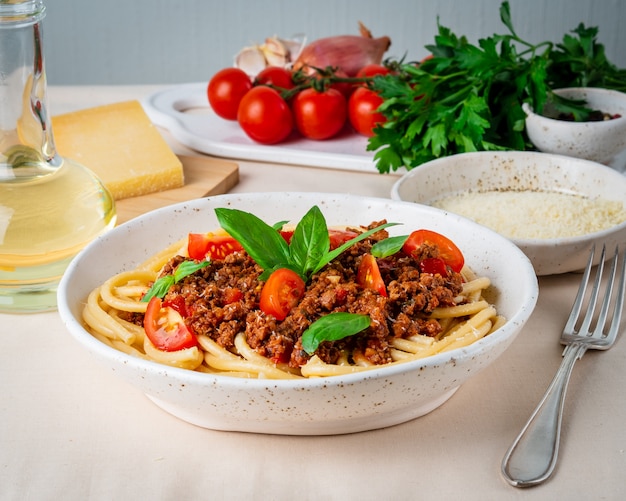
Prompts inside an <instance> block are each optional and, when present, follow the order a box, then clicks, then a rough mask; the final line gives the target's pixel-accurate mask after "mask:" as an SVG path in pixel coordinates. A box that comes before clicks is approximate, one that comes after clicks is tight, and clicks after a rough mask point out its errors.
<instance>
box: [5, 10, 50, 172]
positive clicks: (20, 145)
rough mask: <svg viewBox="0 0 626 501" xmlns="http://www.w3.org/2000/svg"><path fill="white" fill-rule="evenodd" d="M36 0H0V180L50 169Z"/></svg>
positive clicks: (48, 119) (40, 11)
mask: <svg viewBox="0 0 626 501" xmlns="http://www.w3.org/2000/svg"><path fill="white" fill-rule="evenodd" d="M44 15H45V7H44V5H43V2H42V1H41V0H36V1H33V0H30V1H19V0H0V181H6V180H12V179H15V180H19V179H32V178H33V177H41V176H43V175H46V174H49V173H51V172H54V171H55V170H56V169H57V168H58V166H59V165H60V164H61V163H62V160H61V159H60V158H59V157H58V155H57V153H56V148H55V145H54V136H53V133H52V127H51V121H50V117H49V116H48V106H47V96H46V91H47V84H46V73H45V66H44V57H43V44H42V19H43V17H44Z"/></svg>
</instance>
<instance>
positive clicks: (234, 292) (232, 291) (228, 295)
mask: <svg viewBox="0 0 626 501" xmlns="http://www.w3.org/2000/svg"><path fill="white" fill-rule="evenodd" d="M222 294H223V301H224V304H232V303H236V302H237V301H241V300H242V299H243V292H241V291H240V290H239V289H237V288H235V287H226V288H225V289H224V290H223V291H222Z"/></svg>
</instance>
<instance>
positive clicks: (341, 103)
mask: <svg viewBox="0 0 626 501" xmlns="http://www.w3.org/2000/svg"><path fill="white" fill-rule="evenodd" d="M292 108H293V114H294V118H295V122H296V128H297V129H298V131H299V132H300V133H301V134H302V135H303V136H304V137H306V138H309V139H316V140H322V139H329V138H331V137H333V136H335V135H337V134H338V133H339V131H340V130H341V129H342V128H343V126H344V125H345V123H346V120H347V116H348V110H347V108H348V106H347V103H346V98H345V97H344V96H343V94H341V92H339V91H338V90H335V89H332V88H330V89H327V90H325V91H323V92H319V91H317V90H315V89H314V88H308V89H304V90H303V91H301V92H299V93H298V94H297V95H296V96H295V97H294V99H293V102H292Z"/></svg>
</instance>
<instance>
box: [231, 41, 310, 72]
mask: <svg viewBox="0 0 626 501" xmlns="http://www.w3.org/2000/svg"><path fill="white" fill-rule="evenodd" d="M305 41H306V37H305V36H304V35H297V36H294V38H292V39H290V40H287V39H283V38H279V37H277V36H273V37H270V38H266V39H265V42H264V43H262V44H257V45H252V46H249V47H244V48H243V49H241V50H240V51H239V52H238V53H237V55H236V56H235V66H236V67H237V68H240V69H242V70H243V71H245V72H246V73H247V74H248V75H250V76H251V77H254V76H256V75H257V74H258V73H259V72H260V71H261V70H263V69H264V68H266V67H268V66H280V67H283V68H290V67H291V65H292V64H293V62H294V61H295V60H296V59H297V58H298V56H299V55H300V52H301V51H302V47H303V46H304V44H305Z"/></svg>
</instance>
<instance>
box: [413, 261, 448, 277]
mask: <svg viewBox="0 0 626 501" xmlns="http://www.w3.org/2000/svg"><path fill="white" fill-rule="evenodd" d="M419 268H420V271H421V272H422V273H430V274H431V275H437V274H439V275H441V276H442V277H447V276H448V269H447V268H446V262H445V261H444V260H443V259H441V258H439V257H427V258H426V259H422V260H421V261H420V263H419Z"/></svg>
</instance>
